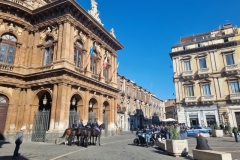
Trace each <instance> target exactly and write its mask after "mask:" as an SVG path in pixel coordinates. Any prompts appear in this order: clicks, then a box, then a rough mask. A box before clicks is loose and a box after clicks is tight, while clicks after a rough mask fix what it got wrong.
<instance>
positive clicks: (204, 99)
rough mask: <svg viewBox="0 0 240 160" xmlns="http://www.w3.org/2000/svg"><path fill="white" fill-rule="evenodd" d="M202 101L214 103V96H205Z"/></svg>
mask: <svg viewBox="0 0 240 160" xmlns="http://www.w3.org/2000/svg"><path fill="white" fill-rule="evenodd" d="M201 101H202V102H206V101H208V102H209V101H214V95H204V96H202V97H201Z"/></svg>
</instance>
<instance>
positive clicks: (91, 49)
mask: <svg viewBox="0 0 240 160" xmlns="http://www.w3.org/2000/svg"><path fill="white" fill-rule="evenodd" d="M94 49H95V43H94V44H93V46H92V47H91V48H90V52H89V54H90V55H92V54H93V51H94Z"/></svg>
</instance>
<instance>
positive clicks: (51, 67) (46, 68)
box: [36, 65, 53, 72]
mask: <svg viewBox="0 0 240 160" xmlns="http://www.w3.org/2000/svg"><path fill="white" fill-rule="evenodd" d="M36 69H37V71H40V72H41V71H46V70H51V69H53V66H52V65H47V66H42V67H37V68H36Z"/></svg>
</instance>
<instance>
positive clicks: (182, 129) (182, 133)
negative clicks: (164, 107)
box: [180, 123, 184, 139]
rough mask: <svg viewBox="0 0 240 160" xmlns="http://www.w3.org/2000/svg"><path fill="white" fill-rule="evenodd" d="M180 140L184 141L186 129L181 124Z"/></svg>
mask: <svg viewBox="0 0 240 160" xmlns="http://www.w3.org/2000/svg"><path fill="white" fill-rule="evenodd" d="M180 138H181V139H184V128H183V124H182V123H180Z"/></svg>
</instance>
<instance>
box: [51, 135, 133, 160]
mask: <svg viewBox="0 0 240 160" xmlns="http://www.w3.org/2000/svg"><path fill="white" fill-rule="evenodd" d="M128 140H132V139H125V140H121V141H114V142H109V143H104V144H101V146H104V145H107V144H111V143H118V142H123V141H128ZM93 147H97V145H96V146H91V147H88V148H82V149H79V150H76V151H73V152H69V153H66V154H63V155H61V156H58V157H55V158H52V159H50V160H55V159H59V158H61V157H64V156H67V155H70V154H73V153H76V152H80V151H83V150H86V149H89V148H93Z"/></svg>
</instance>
